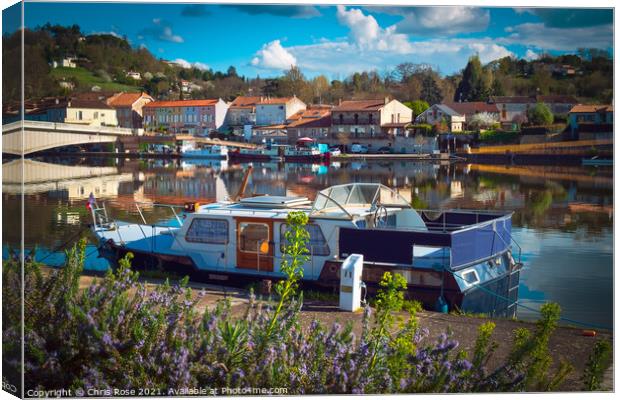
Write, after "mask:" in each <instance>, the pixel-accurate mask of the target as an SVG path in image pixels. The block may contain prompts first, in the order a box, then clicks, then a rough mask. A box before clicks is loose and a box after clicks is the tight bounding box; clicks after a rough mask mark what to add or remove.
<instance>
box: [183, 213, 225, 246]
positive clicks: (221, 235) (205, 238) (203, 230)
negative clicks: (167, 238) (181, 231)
mask: <svg viewBox="0 0 620 400" xmlns="http://www.w3.org/2000/svg"><path fill="white" fill-rule="evenodd" d="M185 240H187V241H188V242H196V243H209V244H227V243H228V221H226V220H225V219H211V218H194V220H193V221H192V224H191V225H190V226H189V229H188V230H187V233H186V234H185Z"/></svg>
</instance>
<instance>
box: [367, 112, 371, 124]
mask: <svg viewBox="0 0 620 400" xmlns="http://www.w3.org/2000/svg"><path fill="white" fill-rule="evenodd" d="M368 123H369V124H372V114H368Z"/></svg>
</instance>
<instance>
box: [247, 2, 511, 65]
mask: <svg viewBox="0 0 620 400" xmlns="http://www.w3.org/2000/svg"><path fill="white" fill-rule="evenodd" d="M337 17H338V21H339V22H340V23H341V24H342V25H344V26H346V27H348V28H349V35H348V37H347V38H342V39H335V40H326V39H323V38H322V39H321V40H319V41H317V42H315V43H313V44H308V45H298V46H291V47H286V48H284V47H282V45H281V43H280V41H279V40H276V41H273V42H271V43H268V44H265V45H264V46H263V48H262V49H261V50H259V51H258V52H257V54H256V56H255V57H254V59H253V60H252V65H254V66H256V67H260V68H266V69H280V70H281V69H287V68H289V67H290V66H291V65H298V66H300V67H301V68H302V69H303V70H304V71H308V72H310V73H312V72H316V73H330V74H332V75H336V74H350V73H352V72H356V71H360V70H384V69H385V68H386V67H387V68H391V67H393V66H395V65H396V64H399V63H401V62H404V61H411V62H415V63H427V64H430V65H433V66H435V67H438V68H439V69H440V70H441V71H442V72H443V73H454V72H457V71H458V70H460V69H461V68H463V67H464V66H465V65H466V64H467V60H468V59H469V57H471V56H472V55H474V54H478V55H479V56H480V60H481V61H482V62H483V63H487V62H490V61H493V60H496V59H498V58H502V57H506V56H514V54H513V53H512V52H511V51H510V50H508V49H507V48H506V47H504V46H503V45H501V44H498V43H497V41H495V40H493V39H490V38H467V39H464V38H437V39H430V40H419V41H411V40H409V38H408V36H407V35H405V34H402V33H397V32H396V26H395V25H392V26H390V27H387V28H382V27H381V26H380V25H379V24H378V22H377V20H376V19H375V18H374V17H373V16H372V15H365V14H364V13H363V11H362V10H360V9H355V8H351V9H346V8H345V7H344V6H338V9H337Z"/></svg>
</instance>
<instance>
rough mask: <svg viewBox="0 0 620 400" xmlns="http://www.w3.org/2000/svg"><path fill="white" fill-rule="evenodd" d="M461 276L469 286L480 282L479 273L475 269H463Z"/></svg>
mask: <svg viewBox="0 0 620 400" xmlns="http://www.w3.org/2000/svg"><path fill="white" fill-rule="evenodd" d="M461 276H462V277H463V280H464V281H465V284H466V285H467V286H471V285H475V284H476V283H478V282H480V278H479V277H478V273H477V272H476V270H474V269H470V270H467V271H463V272H462V273H461Z"/></svg>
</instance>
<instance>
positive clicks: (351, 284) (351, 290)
mask: <svg viewBox="0 0 620 400" xmlns="http://www.w3.org/2000/svg"><path fill="white" fill-rule="evenodd" d="M363 269H364V256H363V255H361V254H351V255H350V256H349V257H347V259H346V260H344V262H343V263H342V266H341V267H340V309H341V310H344V311H351V312H353V311H357V310H358V309H359V308H360V303H361V298H362V270H363Z"/></svg>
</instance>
